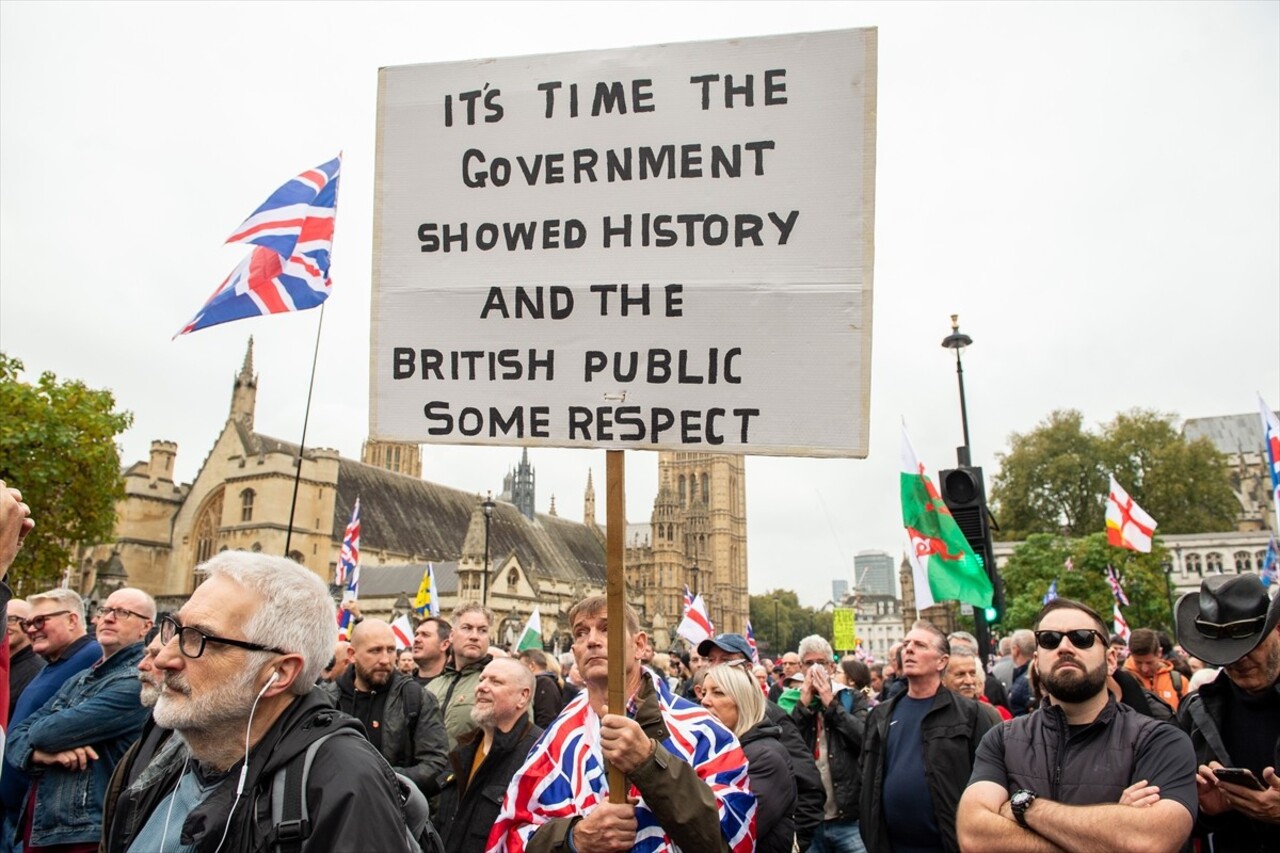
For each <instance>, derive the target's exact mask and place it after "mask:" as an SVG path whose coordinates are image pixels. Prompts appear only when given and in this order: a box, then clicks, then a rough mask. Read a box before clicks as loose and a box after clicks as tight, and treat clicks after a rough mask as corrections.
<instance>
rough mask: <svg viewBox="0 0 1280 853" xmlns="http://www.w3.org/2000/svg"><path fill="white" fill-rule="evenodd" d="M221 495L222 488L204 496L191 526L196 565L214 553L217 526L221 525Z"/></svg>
mask: <svg viewBox="0 0 1280 853" xmlns="http://www.w3.org/2000/svg"><path fill="white" fill-rule="evenodd" d="M222 495H223V490H222V489H218V490H217V491H215V492H214V493H213V494H211V495H209V497H207V498H205V501H204V506H202V507H201V508H200V511H199V512H198V513H196V523H195V525H194V526H193V527H192V530H193V532H194V537H193V538H194V539H195V543H196V565H200V564H201V563H203V562H204V561H205V560H207V559H209V558H210V557H212V556H213V555H214V553H215V545H216V544H217V541H218V528H220V527H221V526H222Z"/></svg>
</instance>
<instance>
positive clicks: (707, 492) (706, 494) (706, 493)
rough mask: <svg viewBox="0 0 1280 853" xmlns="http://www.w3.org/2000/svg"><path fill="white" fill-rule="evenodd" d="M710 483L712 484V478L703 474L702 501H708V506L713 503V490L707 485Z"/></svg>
mask: <svg viewBox="0 0 1280 853" xmlns="http://www.w3.org/2000/svg"><path fill="white" fill-rule="evenodd" d="M710 482H711V480H710V478H709V477H708V476H707V475H706V474H703V475H702V499H703V500H704V501H706V502H707V503H708V504H709V503H711V489H710V488H708V487H707V484H708V483H710Z"/></svg>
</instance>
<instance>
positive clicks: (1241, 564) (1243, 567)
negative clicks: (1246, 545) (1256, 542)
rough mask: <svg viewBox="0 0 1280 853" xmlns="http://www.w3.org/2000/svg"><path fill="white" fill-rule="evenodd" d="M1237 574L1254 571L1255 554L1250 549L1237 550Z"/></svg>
mask: <svg viewBox="0 0 1280 853" xmlns="http://www.w3.org/2000/svg"><path fill="white" fill-rule="evenodd" d="M1234 556H1235V560H1236V574H1240V572H1251V571H1253V555H1252V554H1250V553H1249V552H1248V551H1236V553H1235V555H1234Z"/></svg>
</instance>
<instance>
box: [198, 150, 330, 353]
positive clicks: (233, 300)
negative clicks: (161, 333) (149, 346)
mask: <svg viewBox="0 0 1280 853" xmlns="http://www.w3.org/2000/svg"><path fill="white" fill-rule="evenodd" d="M341 165H342V155H338V156H337V157H335V158H333V159H332V160H330V161H329V162H327V163H322V164H321V165H319V166H317V167H316V168H314V169H308V170H307V171H305V172H303V173H302V174H301V175H298V176H297V177H296V178H292V179H290V180H289V181H287V182H286V183H285V184H284V185H283V186H282V187H280V188H279V189H278V190H276V191H275V192H273V193H272V194H271V197H270V198H268V199H267V200H266V201H265V202H263V203H262V205H261V206H260V207H259V208H258V209H257V210H255V211H254V212H253V213H252V214H251V215H250V216H249V218H248V219H246V220H245V221H244V223H243V224H242V225H241V226H240V227H239V228H237V229H236V230H235V233H233V234H232V235H231V236H230V237H229V238H227V242H228V243H249V244H251V245H253V247H254V248H253V251H252V252H250V253H249V256H248V257H246V258H245V259H244V260H243V261H241V262H240V265H239V266H237V267H236V268H235V270H233V271H232V273H231V275H229V276H227V277H226V279H224V280H223V282H222V284H220V285H218V289H217V290H215V291H214V292H213V295H212V296H210V297H209V300H208V301H207V302H205V304H204V307H202V308H201V309H200V310H199V311H197V312H196V315H195V316H194V317H192V318H191V320H190V322H188V323H187V324H186V325H185V326H183V327H182V328H181V329H179V330H178V334H177V335H174V337H175V338H176V337H178V335H186V334H189V333H191V332H194V331H197V330H199V329H206V328H208V327H209V326H216V325H218V324H219V323H229V322H231V321H232V320H242V319H244V318H245V317H259V316H262V315H264V314H283V313H285V312H288V311H302V310H305V309H307V308H314V307H316V306H317V305H319V304H320V303H322V302H324V301H325V300H326V299H327V298H329V291H330V290H331V289H332V288H333V282H332V280H331V279H330V278H329V263H330V254H331V252H332V251H333V224H334V217H335V215H336V213H337V208H338V174H339V172H340V170H341Z"/></svg>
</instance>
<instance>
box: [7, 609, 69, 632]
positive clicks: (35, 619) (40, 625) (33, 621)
mask: <svg viewBox="0 0 1280 853" xmlns="http://www.w3.org/2000/svg"><path fill="white" fill-rule="evenodd" d="M70 612H71V611H70V610H55V611H53V612H52V613H41V614H40V615H39V616H32V617H31V618H30V619H23V620H22V621H21V622H19V623H18V624H19V625H21V626H22V630H24V631H43V630H44V623H46V622H48V621H49V620H50V619H52V618H53V617H55V616H66V615H67V614H68V613H70Z"/></svg>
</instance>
